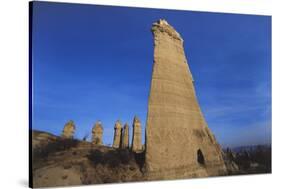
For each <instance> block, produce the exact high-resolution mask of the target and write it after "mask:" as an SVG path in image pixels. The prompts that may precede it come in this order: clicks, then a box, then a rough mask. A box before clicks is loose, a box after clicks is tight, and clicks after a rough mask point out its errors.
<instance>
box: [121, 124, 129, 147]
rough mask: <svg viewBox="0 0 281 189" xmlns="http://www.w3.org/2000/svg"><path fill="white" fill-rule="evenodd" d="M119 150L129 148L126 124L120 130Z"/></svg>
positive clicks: (127, 126)
mask: <svg viewBox="0 0 281 189" xmlns="http://www.w3.org/2000/svg"><path fill="white" fill-rule="evenodd" d="M121 148H123V149H126V148H129V125H128V124H127V123H126V124H125V125H124V127H123V128H122V140H121Z"/></svg>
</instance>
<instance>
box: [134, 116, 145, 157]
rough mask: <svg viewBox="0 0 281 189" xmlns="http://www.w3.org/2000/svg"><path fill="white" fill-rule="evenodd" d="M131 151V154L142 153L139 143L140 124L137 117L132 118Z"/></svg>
mask: <svg viewBox="0 0 281 189" xmlns="http://www.w3.org/2000/svg"><path fill="white" fill-rule="evenodd" d="M132 151H133V152H141V151H143V149H142V143H141V123H140V120H139V118H138V117H137V116H135V117H134V121H133V138H132Z"/></svg>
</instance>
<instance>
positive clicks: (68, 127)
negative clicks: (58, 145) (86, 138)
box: [62, 120, 75, 138]
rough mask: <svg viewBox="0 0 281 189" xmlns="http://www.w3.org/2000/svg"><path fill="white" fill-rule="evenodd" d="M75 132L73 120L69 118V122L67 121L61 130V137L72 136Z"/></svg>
mask: <svg viewBox="0 0 281 189" xmlns="http://www.w3.org/2000/svg"><path fill="white" fill-rule="evenodd" d="M74 132H75V125H74V122H73V121H72V120H70V121H69V122H67V123H66V124H65V125H64V128H63V131H62V137H63V138H73V135H74Z"/></svg>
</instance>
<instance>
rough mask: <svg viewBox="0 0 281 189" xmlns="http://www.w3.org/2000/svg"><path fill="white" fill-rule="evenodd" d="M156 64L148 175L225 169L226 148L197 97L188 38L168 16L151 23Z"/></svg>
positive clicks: (178, 175)
mask: <svg viewBox="0 0 281 189" xmlns="http://www.w3.org/2000/svg"><path fill="white" fill-rule="evenodd" d="M152 33H153V36H154V65H153V73H152V80H151V88H150V96H149V103H148V116H147V125H146V154H145V168H146V172H147V177H148V178H149V179H174V178H188V177H203V176H216V175H224V174H226V167H225V164H224V162H223V157H222V151H221V148H220V146H219V144H218V143H217V142H216V139H215V137H214V135H213V134H212V133H211V131H210V130H209V128H208V126H207V123H206V122H205V120H204V117H203V114H202V112H201V110H200V107H199V104H198V102H197V99H196V94H195V90H194V86H193V78H192V75H191V72H190V69H189V67H188V64H187V60H186V57H185V53H184V48H183V39H182V38H181V36H180V35H179V33H177V32H176V31H175V30H174V28H173V27H172V26H170V25H169V24H168V23H167V22H166V21H165V20H159V21H158V22H156V23H154V24H153V26H152Z"/></svg>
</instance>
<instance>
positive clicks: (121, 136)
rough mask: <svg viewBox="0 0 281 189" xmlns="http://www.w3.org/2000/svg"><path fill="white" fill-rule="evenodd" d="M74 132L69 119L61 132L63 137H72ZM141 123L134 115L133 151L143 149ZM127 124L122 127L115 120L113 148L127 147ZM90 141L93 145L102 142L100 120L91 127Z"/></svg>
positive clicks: (128, 146) (72, 124)
mask: <svg viewBox="0 0 281 189" xmlns="http://www.w3.org/2000/svg"><path fill="white" fill-rule="evenodd" d="M74 132H75V124H74V122H73V121H69V122H67V123H66V124H65V126H64V128H63V132H62V137H63V138H69V139H71V138H73V136H74ZM141 138H142V137H141V123H140V120H139V118H137V117H136V116H135V117H134V120H133V136H132V145H131V150H132V151H134V152H141V151H143V146H142V140H141ZM129 139H130V137H129V125H128V124H127V123H125V125H124V126H123V127H122V123H121V121H120V120H117V121H116V123H115V125H114V138H113V145H112V147H113V148H122V149H129V148H130V145H129ZM92 143H93V144H95V145H102V144H103V127H102V124H101V122H100V121H97V122H96V123H95V124H94V126H93V129H92Z"/></svg>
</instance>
